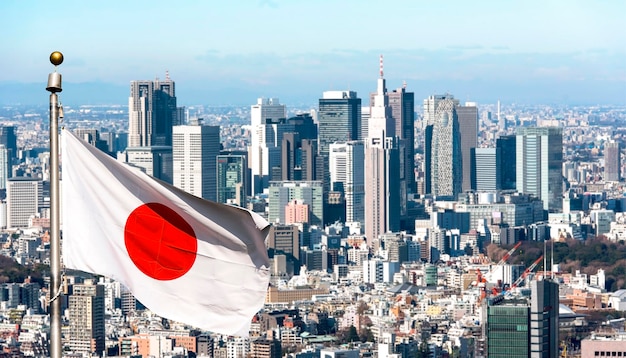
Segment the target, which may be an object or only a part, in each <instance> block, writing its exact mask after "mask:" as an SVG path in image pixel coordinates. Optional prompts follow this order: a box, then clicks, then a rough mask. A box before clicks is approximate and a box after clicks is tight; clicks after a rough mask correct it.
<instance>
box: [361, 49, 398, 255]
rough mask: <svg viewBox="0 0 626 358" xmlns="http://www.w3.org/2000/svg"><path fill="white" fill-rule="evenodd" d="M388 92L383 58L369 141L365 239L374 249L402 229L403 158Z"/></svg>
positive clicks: (366, 165)
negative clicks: (379, 241) (386, 235)
mask: <svg viewBox="0 0 626 358" xmlns="http://www.w3.org/2000/svg"><path fill="white" fill-rule="evenodd" d="M386 92H387V89H386V88H385V79H384V77H383V58H382V56H381V57H380V78H379V79H378V86H377V90H376V94H375V95H374V105H373V106H372V107H371V109H370V113H371V117H370V121H369V130H368V138H367V139H366V140H365V166H364V167H365V200H366V202H367V204H368V205H366V206H365V236H366V239H367V243H368V246H370V247H373V243H374V242H375V240H377V239H378V236H379V235H381V234H384V233H386V232H393V231H398V230H399V229H400V206H401V205H402V204H401V201H400V155H399V150H398V140H397V137H396V136H395V122H394V120H393V117H392V116H391V107H389V102H388V101H389V98H388V97H387V96H386ZM374 249H377V247H374Z"/></svg>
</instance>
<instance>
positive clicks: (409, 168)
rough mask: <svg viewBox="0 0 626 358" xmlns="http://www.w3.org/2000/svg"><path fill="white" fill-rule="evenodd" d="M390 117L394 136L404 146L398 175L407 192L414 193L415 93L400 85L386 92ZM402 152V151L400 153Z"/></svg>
mask: <svg viewBox="0 0 626 358" xmlns="http://www.w3.org/2000/svg"><path fill="white" fill-rule="evenodd" d="M387 95H388V96H389V107H391V117H392V118H393V120H394V122H395V126H396V136H398V137H399V139H400V147H402V148H404V150H403V152H404V154H403V155H402V158H401V160H402V161H403V162H404V165H403V167H402V168H401V172H400V177H401V180H402V181H403V182H406V191H407V193H416V190H417V189H416V186H415V94H414V93H413V92H407V91H406V86H402V87H400V88H398V89H395V90H393V91H391V92H388V94H387ZM401 154H402V153H401Z"/></svg>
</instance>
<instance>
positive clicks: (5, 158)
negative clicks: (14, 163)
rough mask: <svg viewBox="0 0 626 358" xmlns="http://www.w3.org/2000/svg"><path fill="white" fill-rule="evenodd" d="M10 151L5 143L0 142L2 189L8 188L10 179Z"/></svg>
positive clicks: (0, 187) (0, 183) (0, 185)
mask: <svg viewBox="0 0 626 358" xmlns="http://www.w3.org/2000/svg"><path fill="white" fill-rule="evenodd" d="M10 161H11V159H10V158H9V151H8V150H7V147H6V146H5V145H4V144H0V189H6V187H7V179H9V176H10V174H9V172H10V169H11V167H10V165H9V162H10Z"/></svg>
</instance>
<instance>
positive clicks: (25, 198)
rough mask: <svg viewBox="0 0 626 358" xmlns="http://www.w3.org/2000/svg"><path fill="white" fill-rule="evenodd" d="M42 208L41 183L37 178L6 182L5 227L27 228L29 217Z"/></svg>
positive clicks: (13, 179) (17, 178)
mask: <svg viewBox="0 0 626 358" xmlns="http://www.w3.org/2000/svg"><path fill="white" fill-rule="evenodd" d="M43 206H44V194H43V182H42V181H41V179H38V178H30V177H15V178H10V179H9V180H7V227H8V228H25V227H28V219H29V218H30V217H31V215H37V214H39V213H40V210H41V208H42V207H43Z"/></svg>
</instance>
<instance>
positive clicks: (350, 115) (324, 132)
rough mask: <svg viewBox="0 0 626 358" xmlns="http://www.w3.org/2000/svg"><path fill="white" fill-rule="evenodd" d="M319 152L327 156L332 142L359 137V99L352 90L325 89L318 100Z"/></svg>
mask: <svg viewBox="0 0 626 358" xmlns="http://www.w3.org/2000/svg"><path fill="white" fill-rule="evenodd" d="M317 118H318V125H319V138H318V140H319V152H320V154H321V155H322V156H324V157H328V147H329V146H330V144H331V143H334V142H347V141H350V140H358V139H361V135H362V134H361V99H360V98H358V97H357V94H356V92H354V91H326V92H324V93H323V95H322V98H321V99H320V100H319V110H318V113H317Z"/></svg>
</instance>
